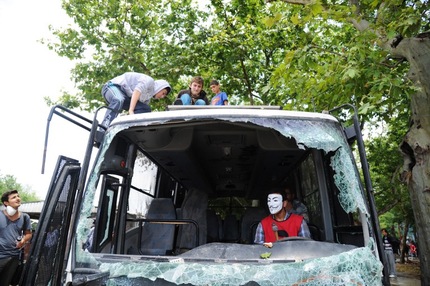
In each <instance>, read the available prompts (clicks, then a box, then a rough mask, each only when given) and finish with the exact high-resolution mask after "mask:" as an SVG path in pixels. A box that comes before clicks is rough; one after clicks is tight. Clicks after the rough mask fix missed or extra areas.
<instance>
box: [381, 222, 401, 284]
mask: <svg viewBox="0 0 430 286" xmlns="http://www.w3.org/2000/svg"><path fill="white" fill-rule="evenodd" d="M381 232H382V243H383V245H384V252H385V257H386V260H387V265H385V267H387V270H388V273H389V275H390V278H394V277H396V276H397V274H396V260H395V258H394V253H393V246H392V244H391V243H392V241H393V238H392V237H391V236H390V235H389V234H388V231H387V229H385V228H383V229H382V231H381Z"/></svg>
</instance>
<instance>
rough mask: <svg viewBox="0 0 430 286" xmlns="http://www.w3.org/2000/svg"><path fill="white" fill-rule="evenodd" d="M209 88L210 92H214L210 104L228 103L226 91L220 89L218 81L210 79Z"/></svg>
mask: <svg viewBox="0 0 430 286" xmlns="http://www.w3.org/2000/svg"><path fill="white" fill-rule="evenodd" d="M210 88H211V90H212V92H213V93H214V94H215V96H214V97H212V100H211V105H228V97H227V93H225V92H224V91H221V86H220V84H219V81H217V80H215V79H214V80H212V81H211V83H210Z"/></svg>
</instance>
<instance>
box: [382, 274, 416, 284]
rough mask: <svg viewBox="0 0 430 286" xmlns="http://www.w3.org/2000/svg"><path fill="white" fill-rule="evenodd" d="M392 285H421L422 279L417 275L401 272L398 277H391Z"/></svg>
mask: <svg viewBox="0 0 430 286" xmlns="http://www.w3.org/2000/svg"><path fill="white" fill-rule="evenodd" d="M390 282H391V286H421V281H420V280H419V279H417V278H416V277H411V276H409V275H403V273H399V275H398V276H397V277H396V278H390Z"/></svg>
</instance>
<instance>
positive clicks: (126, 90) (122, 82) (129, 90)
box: [95, 72, 172, 142]
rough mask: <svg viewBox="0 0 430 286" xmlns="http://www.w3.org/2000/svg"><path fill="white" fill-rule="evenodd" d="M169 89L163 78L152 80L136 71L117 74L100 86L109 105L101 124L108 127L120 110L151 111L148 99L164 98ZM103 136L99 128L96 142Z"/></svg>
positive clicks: (130, 112) (135, 112)
mask: <svg viewBox="0 0 430 286" xmlns="http://www.w3.org/2000/svg"><path fill="white" fill-rule="evenodd" d="M171 90H172V88H171V86H170V84H169V83H168V82H167V81H166V80H164V79H160V80H154V79H153V78H152V77H150V76H148V75H145V74H142V73H137V72H126V73H124V74H122V75H119V76H117V77H115V78H113V79H111V80H109V81H108V82H107V83H105V84H104V85H103V87H102V95H103V97H104V99H105V100H106V102H107V103H108V104H109V106H108V110H107V111H106V113H105V116H104V118H103V121H102V123H101V125H102V126H104V127H105V128H107V127H109V125H110V123H111V122H112V120H114V119H115V118H116V117H117V116H118V113H119V112H120V111H122V110H125V111H128V114H137V113H145V112H151V107H150V106H149V102H150V100H151V99H161V98H164V97H166V96H167V95H168V94H169V93H170V91H171ZM103 136H104V132H103V131H101V130H100V129H99V130H98V132H97V134H96V138H95V139H96V142H101V140H102V138H103Z"/></svg>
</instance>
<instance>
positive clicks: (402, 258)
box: [400, 220, 409, 264]
mask: <svg viewBox="0 0 430 286" xmlns="http://www.w3.org/2000/svg"><path fill="white" fill-rule="evenodd" d="M408 230H409V221H408V220H406V221H405V229H404V230H403V237H402V240H401V241H400V243H401V244H402V247H401V248H400V249H401V252H400V263H402V264H403V263H405V255H406V257H407V253H408V252H407V246H406V237H407V235H408Z"/></svg>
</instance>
